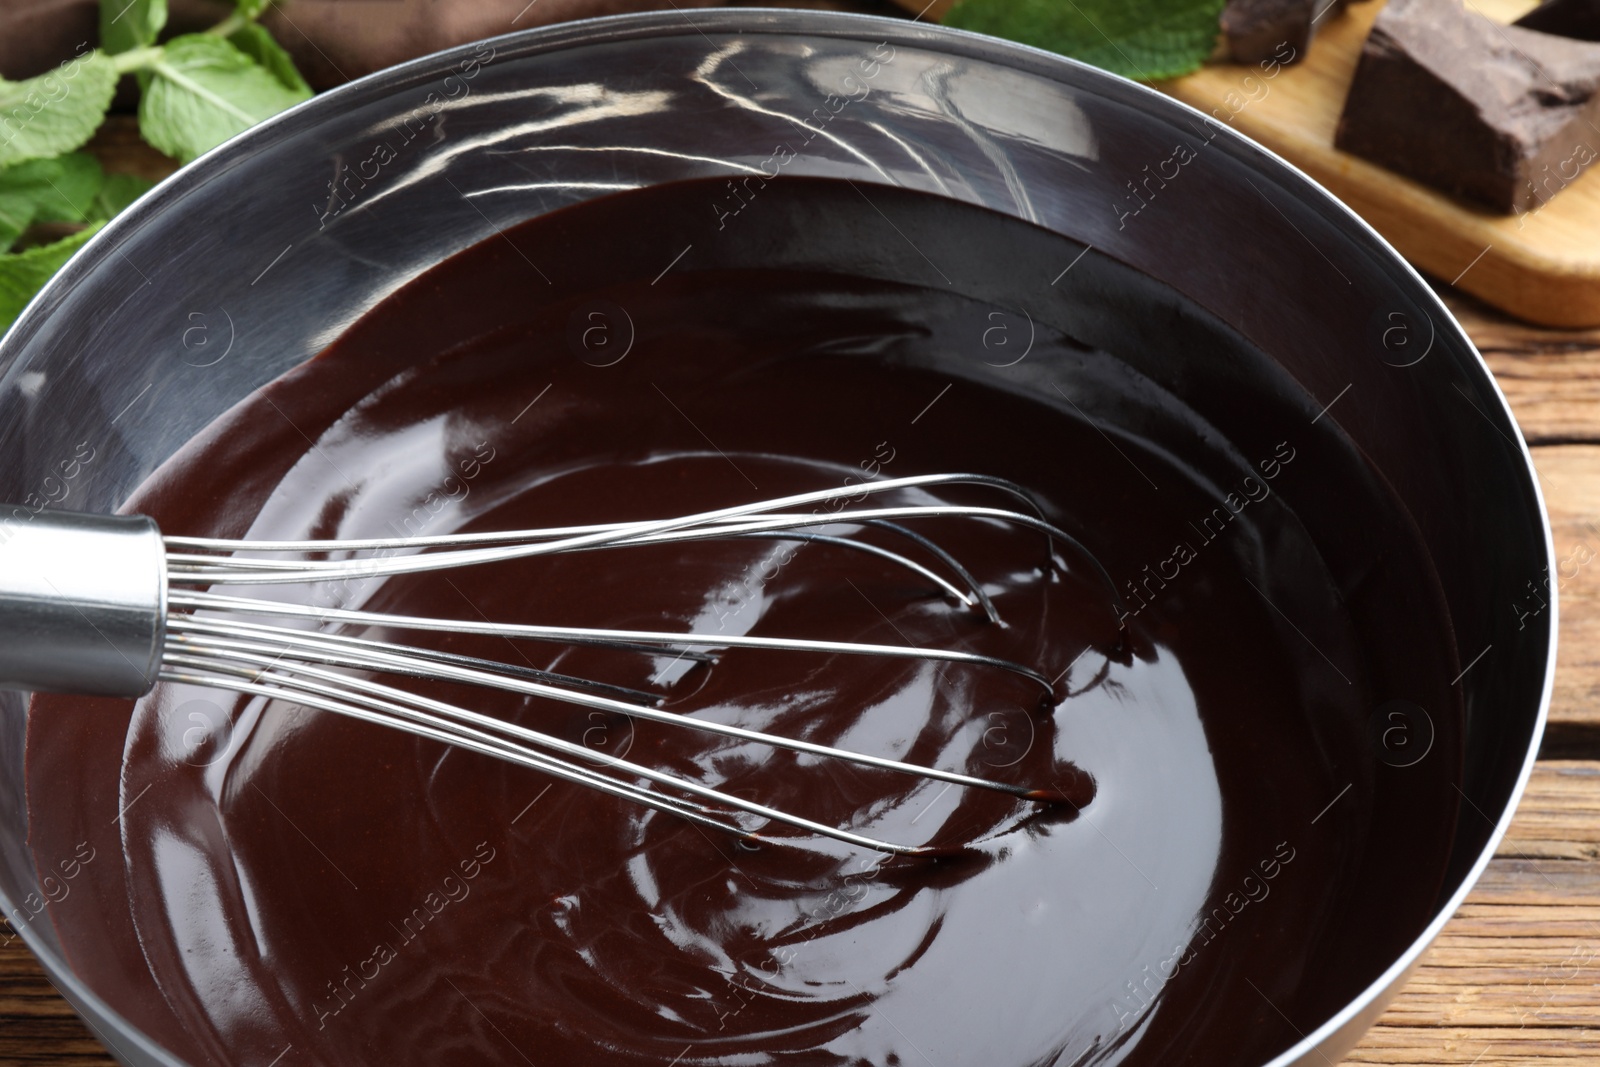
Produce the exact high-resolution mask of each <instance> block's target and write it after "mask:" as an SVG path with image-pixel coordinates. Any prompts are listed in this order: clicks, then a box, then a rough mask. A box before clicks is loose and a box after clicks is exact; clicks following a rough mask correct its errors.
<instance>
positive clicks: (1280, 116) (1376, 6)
mask: <svg viewBox="0 0 1600 1067" xmlns="http://www.w3.org/2000/svg"><path fill="white" fill-rule="evenodd" d="M1382 6H1383V5H1382V3H1381V2H1380V0H1373V2H1370V3H1362V4H1353V5H1351V6H1350V7H1349V8H1348V9H1347V10H1346V12H1345V13H1344V14H1343V15H1339V16H1336V17H1330V18H1328V19H1327V20H1325V21H1324V23H1323V24H1322V30H1321V32H1320V33H1318V35H1317V37H1316V40H1315V41H1314V42H1313V44H1312V47H1311V48H1310V49H1309V50H1308V51H1307V53H1306V55H1305V56H1304V57H1303V58H1302V60H1301V62H1299V63H1297V64H1296V65H1294V66H1292V67H1284V68H1281V69H1280V70H1277V71H1276V72H1270V71H1264V70H1262V69H1260V68H1259V67H1256V66H1241V65H1237V64H1231V63H1218V64H1212V65H1209V66H1207V67H1205V68H1203V69H1201V70H1200V71H1198V72H1196V73H1194V74H1191V75H1189V76H1188V77H1184V78H1178V79H1175V80H1173V81H1170V82H1166V83H1164V84H1163V85H1162V86H1161V88H1162V89H1163V90H1164V91H1166V92H1169V93H1171V94H1172V95H1173V96H1176V97H1177V98H1178V99H1180V100H1183V101H1184V102H1185V103H1188V104H1192V105H1193V106H1195V107H1197V108H1199V109H1200V110H1201V111H1204V112H1206V113H1208V114H1210V115H1213V116H1214V117H1215V118H1216V119H1217V120H1218V121H1219V122H1223V123H1226V124H1228V125H1231V126H1232V127H1233V128H1235V129H1237V130H1239V131H1240V132H1242V133H1245V134H1247V135H1248V136H1250V137H1253V138H1255V139H1256V140H1257V141H1260V142H1261V143H1262V144H1264V145H1266V146H1267V147H1268V148H1271V149H1272V150H1273V151H1275V152H1277V153H1279V154H1280V155H1282V156H1284V157H1285V158H1286V159H1288V160H1289V161H1290V162H1291V163H1294V164H1295V165H1296V166H1298V167H1300V168H1301V169H1302V170H1304V171H1306V173H1308V174H1310V175H1311V177H1313V178H1315V179H1316V180H1317V181H1319V182H1321V183H1322V184H1323V185H1325V186H1327V187H1328V188H1329V189H1330V190H1332V191H1333V192H1334V193H1335V194H1336V195H1338V196H1339V198H1340V199H1342V200H1343V201H1345V203H1347V204H1349V205H1350V206H1351V207H1352V208H1354V209H1355V210H1356V211H1357V212H1358V213H1359V214H1360V215H1361V217H1362V218H1364V219H1366V220H1367V221H1368V222H1370V223H1371V224H1372V225H1373V227H1374V228H1376V229H1377V230H1378V232H1379V233H1381V234H1383V235H1384V236H1385V237H1387V238H1388V239H1389V240H1390V241H1391V242H1393V243H1394V245H1395V247H1396V248H1398V249H1399V250H1400V251H1401V252H1402V253H1403V254H1404V255H1405V256H1406V258H1407V259H1410V260H1411V261H1412V262H1413V263H1416V264H1417V265H1418V266H1420V267H1422V268H1424V269H1426V270H1428V271H1430V272H1432V273H1434V274H1436V275H1438V276H1439V277H1441V278H1444V279H1447V280H1454V279H1456V278H1457V277H1458V276H1460V282H1459V284H1460V285H1461V287H1462V288H1464V289H1466V290H1468V291H1469V292H1472V293H1476V294H1478V295H1479V296H1481V297H1483V298H1484V299H1485V300H1488V301H1489V302H1490V303H1493V304H1494V305H1495V306H1497V307H1500V308H1503V309H1506V310H1508V311H1511V312H1512V313H1514V314H1516V315H1519V316H1522V317H1524V318H1527V319H1529V320H1531V321H1534V322H1540V323H1545V324H1547V325H1552V326H1594V325H1600V240H1596V239H1595V235H1596V234H1600V175H1596V174H1594V173H1591V172H1592V171H1594V170H1600V168H1596V167H1590V168H1588V170H1587V171H1584V172H1583V173H1580V174H1578V175H1577V177H1576V179H1575V180H1574V181H1572V182H1571V183H1570V184H1569V185H1567V186H1566V187H1565V188H1564V189H1562V190H1561V192H1560V194H1559V195H1557V196H1554V197H1552V198H1551V199H1550V200H1548V202H1546V203H1545V204H1544V205H1543V206H1542V207H1540V208H1539V209H1537V210H1535V211H1529V212H1527V213H1526V214H1525V215H1521V216H1505V215H1496V214H1493V213H1490V212H1487V211H1482V210H1478V209H1476V208H1472V207H1468V206H1466V205H1465V204H1463V203H1461V202H1459V201H1456V200H1453V199H1451V198H1450V197H1447V196H1445V195H1443V194H1441V193H1437V192H1434V191H1433V190H1431V189H1428V188H1426V187H1424V186H1422V185H1419V184H1418V183H1416V182H1413V181H1411V180H1409V179H1407V178H1402V177H1400V176H1399V175H1397V174H1395V173H1393V172H1391V171H1389V170H1386V169H1384V168H1382V167H1379V166H1376V165H1374V164H1371V163H1368V162H1366V161H1365V160H1361V159H1357V158H1356V157H1354V156H1350V155H1346V154H1345V153H1343V152H1339V151H1337V150H1336V149H1334V147H1333V133H1334V128H1335V127H1336V126H1337V124H1338V121H1339V113H1340V112H1341V111H1342V110H1343V108H1344V98H1345V94H1346V91H1347V90H1348V88H1349V84H1350V79H1351V77H1352V76H1353V75H1354V73H1355V66H1356V60H1357V58H1358V56H1359V55H1360V52H1361V46H1362V44H1363V43H1364V42H1365V41H1366V37H1367V32H1368V30H1369V29H1370V28H1371V25H1372V20H1373V19H1374V18H1375V17H1376V15H1377V13H1378V11H1379V10H1380V9H1381V8H1382ZM1467 6H1468V7H1471V8H1473V9H1475V10H1478V11H1481V12H1482V13H1483V14H1485V15H1488V16H1490V17H1492V18H1495V19H1497V20H1499V21H1501V22H1507V21H1510V20H1511V19H1513V18H1516V17H1517V16H1519V15H1521V14H1522V13H1524V12H1526V11H1527V10H1529V9H1531V8H1532V7H1534V6H1535V5H1534V3H1533V0H1467ZM1268 73H1272V76H1271V77H1268ZM1396 106H1397V107H1403V106H1405V104H1404V101H1396ZM1468 267H1470V268H1471V269H1470V270H1468V269H1467V268H1468Z"/></svg>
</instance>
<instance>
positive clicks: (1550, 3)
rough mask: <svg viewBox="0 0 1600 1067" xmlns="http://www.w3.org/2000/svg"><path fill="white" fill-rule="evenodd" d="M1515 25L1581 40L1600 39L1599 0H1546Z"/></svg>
mask: <svg viewBox="0 0 1600 1067" xmlns="http://www.w3.org/2000/svg"><path fill="white" fill-rule="evenodd" d="M1512 25H1514V26H1524V27H1526V28H1528V29H1530V30H1538V31H1539V32H1540V33H1553V34H1556V35H1557V36H1559V37H1572V38H1576V39H1577V40H1580V41H1600V0H1545V2H1544V3H1542V4H1540V5H1539V6H1538V7H1536V8H1534V9H1533V10H1532V11H1530V12H1528V13H1527V14H1526V15H1524V16H1522V17H1521V18H1520V19H1518V20H1517V21H1516V22H1514V23H1512Z"/></svg>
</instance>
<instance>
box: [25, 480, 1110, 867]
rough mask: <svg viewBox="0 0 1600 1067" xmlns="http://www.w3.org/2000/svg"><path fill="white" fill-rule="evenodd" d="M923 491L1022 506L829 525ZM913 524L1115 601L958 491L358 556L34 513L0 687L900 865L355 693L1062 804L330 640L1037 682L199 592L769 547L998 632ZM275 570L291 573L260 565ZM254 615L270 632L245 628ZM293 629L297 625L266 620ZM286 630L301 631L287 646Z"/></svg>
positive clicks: (903, 507)
mask: <svg viewBox="0 0 1600 1067" xmlns="http://www.w3.org/2000/svg"><path fill="white" fill-rule="evenodd" d="M944 485H970V486H982V487H988V488H989V489H992V490H995V491H997V492H999V493H1002V494H1007V495H1009V496H1010V497H1012V498H1014V499H1016V500H1017V501H1020V502H1021V504H1022V506H1023V507H1025V508H1026V509H1027V510H1018V509H1017V508H1003V507H983V506H968V505H959V504H948V503H914V504H898V505H890V504H885V505H883V506H871V507H863V506H839V507H835V508H830V507H829V505H835V504H837V503H838V502H840V501H843V502H846V504H847V505H856V504H859V503H861V502H863V501H865V500H867V498H870V497H874V496H881V495H882V494H885V493H891V492H902V491H905V490H913V489H926V488H929V487H933V486H944ZM807 509H810V510H807ZM934 517H940V518H948V517H966V518H970V519H975V520H990V521H998V522H1002V523H1007V524H1014V525H1018V526H1023V527H1029V528H1032V529H1034V530H1037V531H1038V532H1040V533H1042V534H1043V535H1045V538H1047V539H1048V542H1049V543H1048V544H1047V545H1046V557H1047V560H1053V558H1054V546H1055V545H1057V544H1059V545H1062V546H1065V547H1067V548H1069V549H1070V550H1071V552H1072V553H1073V555H1074V556H1075V557H1077V558H1078V559H1081V560H1082V561H1083V562H1084V563H1086V564H1087V566H1088V567H1089V568H1090V570H1091V571H1092V572H1093V573H1094V574H1095V575H1096V576H1097V577H1098V579H1099V580H1101V581H1103V582H1104V583H1105V584H1106V586H1107V587H1108V589H1110V590H1111V592H1110V598H1111V601H1112V602H1113V603H1115V601H1116V592H1115V586H1114V585H1113V583H1112V581H1111V578H1110V576H1109V575H1108V574H1107V573H1106V571H1105V568H1104V567H1103V566H1101V564H1100V563H1099V561H1098V560H1096V559H1095V557H1094V555H1093V554H1092V553H1090V552H1089V551H1088V550H1087V549H1086V548H1084V547H1083V545H1081V544H1080V543H1079V542H1078V541H1077V540H1076V539H1075V538H1073V537H1072V536H1071V535H1070V534H1068V533H1066V532H1064V531H1062V530H1060V529H1058V528H1056V527H1055V526H1053V525H1051V524H1050V523H1049V522H1047V521H1046V520H1045V518H1044V516H1043V513H1042V512H1041V511H1040V510H1039V509H1038V507H1037V505H1036V504H1035V503H1034V502H1033V500H1032V498H1031V497H1030V496H1029V495H1028V493H1027V491H1026V490H1024V489H1023V488H1022V487H1021V486H1019V485H1016V484H1015V483H1012V482H1009V481H1006V480H1004V479H1001V478H996V477H990V476H986V475H977V474H927V475H917V476H912V477H903V478H890V479H882V480H878V481H872V482H867V483H864V484H860V485H851V486H846V487H840V488H834V489H825V490H819V491H815V492H809V493H800V494H796V495H791V496H784V497H779V498H775V499H771V500H763V501H759V502H756V503H750V504H741V505H738V506H735V507H726V508H720V509H717V510H712V511H703V512H699V513H697V514H692V515H684V516H679V517H674V518H668V519H661V520H653V521H641V522H622V523H609V524H599V525H590V526H565V527H554V528H547V529H530V530H513V531H504V532H493V533H461V534H450V535H444V536H415V537H395V538H380V539H370V540H332V541H253V540H226V539H217V538H204V537H164V536H162V534H161V532H160V530H159V529H158V528H157V526H156V523H155V522H154V521H153V520H152V519H150V518H147V517H145V516H139V515H131V516H106V515H88V514H79V513H71V512H49V511H47V512H41V513H39V514H38V515H36V516H35V517H34V519H33V520H32V521H31V522H27V523H22V524H18V525H13V526H10V527H9V528H0V688H10V689H26V690H38V691H52V692H68V693H78V694H83V695H97V696H114V697H140V696H143V695H144V694H146V693H148V692H149V691H150V690H151V689H152V688H153V687H154V686H155V684H156V683H157V682H158V681H166V682H175V683H186V684H191V685H198V686H207V687H213V688H217V689H222V690H228V691H232V692H235V693H242V694H252V695H256V696H261V697H267V698H273V699H281V700H284V701H289V702H292V703H295V704H299V705H303V706H306V707H311V708H317V709H320V710H323V711H328V712H334V713H337V714H340V715H346V716H351V717H353V718H356V719H361V720H365V721H367V722H372V723H378V724H381V725H383V726H386V727H391V728H395V729H399V730H404V731H407V732H409V733H412V734H415V735H417V736H420V737H425V738H430V739H433V740H435V741H440V742H443V743H445V744H449V745H454V746H457V747H459V748H463V749H468V750H471V751H474V752H479V753H482V754H485V755H488V756H493V757H496V758H499V759H504V760H508V761H510V762H512V763H516V764H520V765H523V766H526V767H531V768H534V769H536V770H539V771H542V772H544V773H546V774H548V775H551V776H553V777H555V778H558V779H562V780H565V781H568V782H573V783H576V784H579V785H583V786H586V787H589V788H593V789H597V790H600V791H602V792H604V793H607V794H610V795H612V796H615V797H620V798H623V799H625V800H628V801H632V802H635V803H638V804H642V805H645V806H647V807H649V808H653V809H655V810H658V811H662V812H667V813H670V814H673V815H676V816H680V817H682V818H685V819H689V820H691V821H693V822H696V823H699V824H701V825H703V826H708V827H711V828H714V829H717V830H721V831H725V832H730V833H734V834H738V835H740V836H743V837H760V836H761V835H759V833H758V832H757V831H756V830H754V829H751V828H750V827H749V826H748V825H746V824H744V823H741V822H739V821H737V816H736V814H735V813H744V814H745V815H746V816H754V817H755V819H756V820H758V821H770V822H772V823H780V824H784V825H787V826H790V827H794V828H797V829H800V830H804V831H807V832H809V833H814V834H820V835H823V836H826V837H829V838H833V839H835V840H839V841H844V842H847V843H849V844H852V845H857V846H862V847H865V848H868V849H872V850H875V851H878V852H884V853H890V854H918V853H923V852H926V851H929V849H928V848H927V847H926V846H910V845H900V844H895V843H892V842H888V841H882V840H878V839H876V838H873V837H869V836H867V835H864V834H859V833H856V832H854V831H852V830H850V829H848V828H843V827H838V826H832V825H828V824H826V823H822V822H819V821H814V820H812V819H808V818H806V817H804V816H803V815H800V814H796V813H793V812H789V811H784V810H781V809H777V808H773V807H769V806H767V805H764V804H761V803H758V802H756V801H753V800H749V799H746V798H744V797H739V796H734V795H732V794H730V793H727V792H724V791H721V790H718V789H715V788H712V787H709V786H707V785H704V784H702V783H699V782H695V781H691V780H689V779H687V778H685V777H683V776H680V775H675V774H670V773H666V772H663V771H660V770H657V769H654V768H651V767H648V766H645V765H643V764H641V763H638V762H633V761H630V760H627V759H624V758H622V757H620V756H612V755H609V754H606V753H601V752H597V751H595V750H593V749H591V748H589V747H586V746H583V745H579V744H574V743H572V742H570V741H567V740H565V739H563V738H560V737H556V736H553V735H552V734H549V733H546V732H543V731H539V730H534V729H530V728H528V727H525V726H521V725H518V724H515V723H510V722H506V721H504V720H501V719H497V718H494V717H491V716H488V715H484V714H482V713H479V712H475V711H473V710H471V709H470V708H466V707H462V706H460V705H458V704H453V703H447V702H444V701H440V700H435V699H432V698H429V697H425V696H422V695H419V694H415V693H411V692H407V691H406V690H405V689H404V688H401V687H399V686H396V685H391V684H388V683H387V682H381V681H378V680H376V679H375V677H374V676H386V675H387V676H400V677H412V678H421V679H430V680H443V681H447V682H452V683H465V684H469V685H476V686H483V687H488V688H492V689H499V690H504V691H508V692H511V693H516V694H521V695H523V696H532V697H540V698H546V699H551V700H557V701H563V702H566V703H569V704H575V705H579V706H582V707H585V708H589V709H593V710H597V711H601V712H613V713H620V714H622V715H627V716H631V717H633V718H635V719H641V720H648V721H651V722H657V723H662V724H666V725H670V726H675V727H682V728H687V729H693V730H699V731H703V732H706V733H710V734H716V735H721V736H723V737H726V738H732V739H737V740H740V741H749V742H757V743H760V744H763V745H770V746H772V747H774V748H781V749H788V750H791V751H794V752H798V753H803V754H806V755H808V756H816V757H823V758H827V759H834V760H843V761H846V762H849V763H853V764H857V765H860V766H864V767H870V768H876V769H878V770H886V771H893V772H898V773H901V774H906V775H914V776H918V777H920V778H923V779H929V780H933V781H938V782H944V783H948V784H950V785H955V786H961V787H965V788H971V789H984V790H992V791H996V792H1000V793H1005V794H1010V795H1011V796H1014V797H1017V798H1021V799H1023V800H1027V801H1036V802H1040V803H1052V802H1061V801H1064V800H1066V799H1067V798H1066V797H1065V796H1064V794H1062V793H1061V792H1060V791H1059V790H1053V789H1039V788H1030V787H1028V786H1021V785H1012V784H1007V783H1003V782H996V781H992V780H989V779H985V778H980V777H975V776H973V775H969V774H965V773H961V772H957V771H951V770H942V769H938V768H934V767H927V766H921V765H917V764H912V763H905V762H901V761H899V760H894V759H888V758H885V757H881V756H874V755H870V754H866V753H861V752H854V751H849V750H846V749H841V748H834V747H830V746H827V745H822V744H816V743H813V742H809V741H805V740H800V739H796V738H790V737H782V736H777V735H773V734H768V733H763V732H760V731H756V730H750V729H745V728H743V727H739V726H734V725H727V724H723V723H718V722H712V721H707V720H703V719H699V718H695V717H693V716H690V715H681V714H678V713H676V712H672V711H668V710H664V709H662V708H661V707H659V704H660V702H661V701H662V699H663V698H664V696H665V694H663V693H653V692H649V691H646V690H641V689H636V688H630V687H626V686H620V685H614V684H611V683H606V682H600V681H595V680H592V679H586V678H577V677H573V676H570V675H565V674H560V673H557V672H553V671H544V670H539V669H536V668H533V667H529V666H523V665H514V664H507V663H501V662H497V661H494V660H489V659H483V658H479V657H475V656H467V655H462V654H457V653H449V652H441V651H434V650H430V649H422V648H416V647H411V646H408V645H404V644H396V643H392V642H387V641H380V640H376V639H372V638H368V637H361V636H357V635H356V634H354V633H348V632H339V631H341V630H358V631H359V630H362V629H365V628H371V627H381V628H385V629H399V630H412V631H439V632H447V633H456V634H472V635H487V636H494V637H502V638H509V639H513V640H531V641H545V642H557V643H561V644H566V645H598V646H604V647H610V648H619V649H631V650H636V651H649V652H653V653H666V654H671V653H676V654H678V655H680V656H681V657H684V658H687V659H691V660H701V661H713V660H714V659H715V656H716V653H717V652H718V651H719V650H727V649H731V648H754V649H764V650H768V651H772V652H810V653H833V654H848V655H858V656H882V657H895V658H904V659H918V660H933V661H942V662H946V663H952V664H961V665H964V666H966V667H968V668H972V669H981V670H997V671H1004V672H1009V673H1011V674H1014V675H1017V676H1020V677H1022V678H1025V679H1028V680H1029V681H1030V682H1032V683H1033V684H1034V685H1036V686H1037V687H1038V688H1039V690H1040V692H1041V696H1042V700H1043V701H1044V702H1045V703H1047V704H1048V705H1050V706H1054V705H1055V704H1057V703H1058V702H1059V698H1058V697H1057V694H1056V692H1055V685H1054V681H1053V680H1052V679H1050V678H1047V677H1045V676H1044V674H1042V673H1040V672H1039V671H1038V670H1035V669H1034V668H1033V667H1030V666H1027V665H1025V664H1021V663H1014V662H1011V661H1008V660H1004V659H998V658H995V657H991V656H985V655H979V654H976V653H971V652H965V651H960V650H957V649H945V648H926V647H918V646H913V645H905V646H898V645H880V644H863V643H857V642H850V641H824V640H803V639H797V638H785V637H766V636H752V635H743V636H735V635H727V634H715V635H712V634H696V633H673V632H653V631H645V630H611V629H593V628H581V627H569V626H544V625H532V624H513V623H499V622H487V621H472V620H459V619H440V618H424V617H417V616H410V615H393V614H383V613H379V612H373V611H365V610H353V609H346V608H340V607H319V606H313V605H309V604H300V603H287V602H278V601H271V600H265V599H258V598H251V597H246V596H238V595H231V594H225V593H220V592H216V591H214V587H217V586H228V587H236V586H251V585H269V584H275V585H281V584H300V583H308V582H348V581H352V580H359V579H370V578H383V577H390V576H394V575H402V574H415V573H419V572H423V571H436V570H443V569H447V568H454V567H463V566H471V565H475V564H484V563H492V562H501V561H506V560H516V559H526V558H529V557H534V556H544V555H552V554H556V553H567V552H580V551H595V550H611V549H625V548H629V547H634V546H639V545H652V544H663V543H671V542H682V541H691V540H708V539H725V538H776V539H785V540H791V541H802V542H820V543H826V544H830V545H837V546H843V547H845V548H848V549H851V550H854V551H857V552H863V553H868V554H870V555H872V556H875V557H877V558H879V559H881V560H883V561H885V562H886V563H887V564H888V565H890V566H893V567H898V568H902V569H904V570H905V571H908V572H910V573H911V574H913V575H915V576H916V577H917V578H918V579H919V580H921V581H923V582H925V583H927V584H928V585H929V586H930V587H932V589H934V590H937V591H938V593H939V594H940V595H942V596H944V597H947V598H949V599H950V600H951V601H953V602H954V603H955V604H956V605H958V607H959V609H965V610H969V611H972V612H975V613H977V614H979V615H981V616H982V617H983V618H984V619H986V620H988V621H989V622H990V623H996V624H998V623H999V616H998V615H997V613H996V611H995V607H994V604H993V602H992V601H991V599H990V598H989V596H988V595H987V594H986V593H985V592H984V590H983V588H982V586H981V585H980V584H979V583H978V581H977V580H976V579H975V578H974V577H973V576H972V574H971V573H970V572H969V571H968V570H967V569H966V568H965V567H964V566H962V564H961V563H960V561H959V560H957V559H956V558H955V557H954V556H952V555H951V554H950V553H949V552H947V551H946V550H944V549H943V548H941V547H940V546H939V545H938V544H936V543H935V542H934V541H932V540H931V539H929V538H927V537H925V536H923V535H922V534H920V533H917V532H916V531H914V530H912V529H911V528H909V527H908V526H906V525H904V523H905V522H907V521H911V520H916V519H923V518H934ZM841 528H842V530H841ZM865 529H878V530H881V531H887V532H888V533H889V534H891V535H893V536H894V537H897V538H899V539H900V541H902V542H904V544H905V546H906V548H907V551H917V550H920V551H919V552H918V554H919V555H921V556H922V558H923V559H925V560H927V562H918V561H917V560H916V559H913V558H911V556H908V555H906V554H904V553H903V552H897V551H894V550H892V549H889V548H885V547H883V546H882V545H881V544H877V543H873V542H868V541H864V540H861V539H859V537H858V536H856V535H857V534H858V533H859V532H860V531H862V530H865ZM242 553H250V554H251V555H243V554H242ZM284 556H291V557H296V558H280V557H284ZM263 557H264V558H263ZM247 619H253V620H257V621H246V620H247ZM270 619H278V620H284V622H280V623H273V622H269V621H260V620H270ZM296 621H298V622H300V623H301V624H302V625H301V626H294V625H290V624H287V623H293V622H296ZM307 623H312V624H318V625H319V626H320V627H322V628H318V629H306V628H304V625H305V624H307ZM748 821H749V820H746V822H747V823H748ZM762 825H765V822H762ZM776 839H777V840H785V838H783V837H778V838H776Z"/></svg>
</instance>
